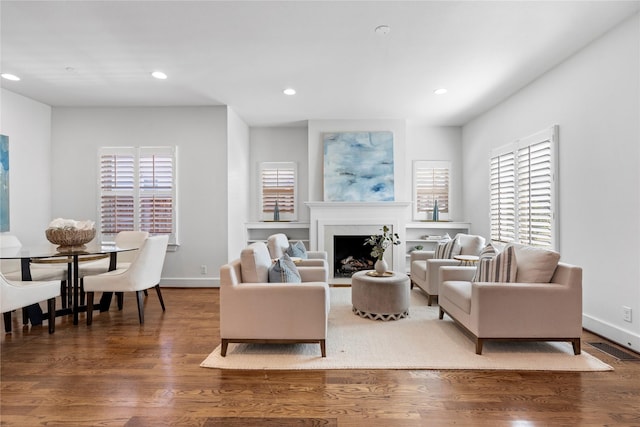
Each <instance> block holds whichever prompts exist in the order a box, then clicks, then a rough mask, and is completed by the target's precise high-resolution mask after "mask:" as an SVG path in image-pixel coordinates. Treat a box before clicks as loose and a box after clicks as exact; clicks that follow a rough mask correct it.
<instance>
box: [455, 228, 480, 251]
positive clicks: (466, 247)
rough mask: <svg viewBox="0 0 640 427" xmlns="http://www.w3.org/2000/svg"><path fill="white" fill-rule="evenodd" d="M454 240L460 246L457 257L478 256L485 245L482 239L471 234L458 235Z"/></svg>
mask: <svg viewBox="0 0 640 427" xmlns="http://www.w3.org/2000/svg"><path fill="white" fill-rule="evenodd" d="M456 240H458V243H459V244H460V254H459V255H478V254H479V253H480V251H481V250H482V248H484V244H485V239H484V237H482V236H475V235H473V234H463V233H459V234H458V235H456Z"/></svg>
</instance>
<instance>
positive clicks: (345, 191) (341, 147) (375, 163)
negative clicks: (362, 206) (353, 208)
mask: <svg viewBox="0 0 640 427" xmlns="http://www.w3.org/2000/svg"><path fill="white" fill-rule="evenodd" d="M323 141H324V201H325V202H392V201H394V172H393V168H394V164H393V133H392V132H390V131H383V132H334V133H325V134H324V135H323Z"/></svg>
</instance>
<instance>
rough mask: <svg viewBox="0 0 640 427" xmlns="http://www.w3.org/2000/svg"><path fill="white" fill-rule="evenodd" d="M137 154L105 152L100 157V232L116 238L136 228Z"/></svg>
mask: <svg viewBox="0 0 640 427" xmlns="http://www.w3.org/2000/svg"><path fill="white" fill-rule="evenodd" d="M135 185H136V184H135V151H134V150H133V149H132V148H117V149H108V148H107V149H102V150H101V154H100V232H101V233H102V235H103V236H104V235H107V236H109V235H110V236H115V235H116V234H117V233H118V232H120V231H126V230H133V229H134V227H135V208H134V206H135V202H134V197H135Z"/></svg>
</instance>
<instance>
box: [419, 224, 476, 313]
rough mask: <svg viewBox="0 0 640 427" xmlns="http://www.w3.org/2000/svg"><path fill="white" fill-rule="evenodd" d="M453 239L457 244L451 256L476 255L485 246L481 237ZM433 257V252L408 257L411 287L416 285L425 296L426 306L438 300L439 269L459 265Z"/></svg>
mask: <svg viewBox="0 0 640 427" xmlns="http://www.w3.org/2000/svg"><path fill="white" fill-rule="evenodd" d="M454 239H457V243H458V244H457V245H456V246H457V250H454V253H453V255H478V254H479V253H480V251H481V250H482V248H483V247H484V246H485V239H484V237H482V236H474V235H470V234H458V235H456V237H454ZM434 255H435V251H413V252H411V256H410V261H411V270H410V271H411V287H412V288H413V285H416V286H418V287H419V288H420V289H422V290H423V291H424V293H426V294H427V305H431V304H432V303H433V302H434V301H435V300H437V299H438V295H439V293H440V291H439V289H440V276H439V270H440V267H443V266H457V265H460V261H457V260H455V259H435V258H434Z"/></svg>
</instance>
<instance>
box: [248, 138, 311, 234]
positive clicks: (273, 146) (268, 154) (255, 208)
mask: <svg viewBox="0 0 640 427" xmlns="http://www.w3.org/2000/svg"><path fill="white" fill-rule="evenodd" d="M307 150H308V147H307V128H306V127H302V126H301V127H263V128H260V127H255V128H251V160H250V162H251V167H250V170H251V173H250V178H249V179H250V181H249V184H250V186H251V203H250V211H249V218H250V221H253V222H255V221H258V220H259V219H258V218H259V210H260V203H259V200H260V194H259V193H258V187H259V177H258V171H259V164H260V162H295V163H296V164H297V165H298V206H297V209H298V221H300V222H306V221H309V209H308V208H307V207H306V206H305V205H304V202H306V201H308V200H309V199H308V195H309V191H308V182H309V174H308V168H307V162H308V160H307Z"/></svg>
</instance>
